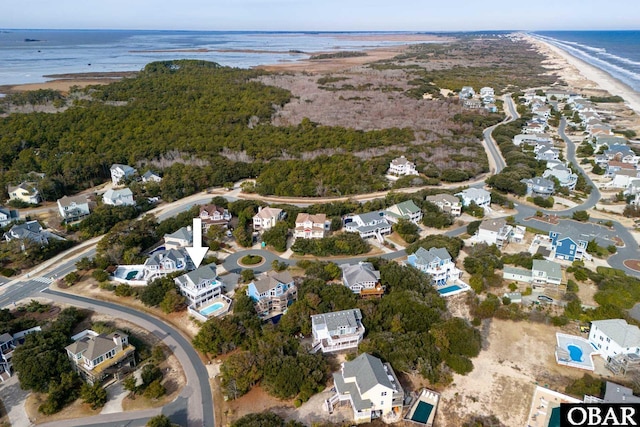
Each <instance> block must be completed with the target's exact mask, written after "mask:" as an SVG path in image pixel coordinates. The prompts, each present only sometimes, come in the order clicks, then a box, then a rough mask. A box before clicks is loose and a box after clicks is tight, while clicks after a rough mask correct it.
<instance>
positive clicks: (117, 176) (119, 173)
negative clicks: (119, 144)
mask: <svg viewBox="0 0 640 427" xmlns="http://www.w3.org/2000/svg"><path fill="white" fill-rule="evenodd" d="M109 171H110V172H111V182H112V183H113V185H115V186H118V185H120V184H122V183H124V181H125V179H127V178H129V177H132V176H133V175H134V174H135V173H136V170H135V169H134V168H132V167H131V166H128V165H121V164H118V163H114V164H113V165H111V168H110V169H109Z"/></svg>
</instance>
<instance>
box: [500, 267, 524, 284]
mask: <svg viewBox="0 0 640 427" xmlns="http://www.w3.org/2000/svg"><path fill="white" fill-rule="evenodd" d="M502 278H503V279H504V280H514V281H516V282H523V283H531V270H527V269H524V268H517V267H505V268H504V269H503V270H502Z"/></svg>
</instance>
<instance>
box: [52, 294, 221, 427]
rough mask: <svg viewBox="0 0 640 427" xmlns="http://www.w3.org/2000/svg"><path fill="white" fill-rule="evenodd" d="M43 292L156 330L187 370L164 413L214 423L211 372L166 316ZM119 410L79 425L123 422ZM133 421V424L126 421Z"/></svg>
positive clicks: (186, 422)
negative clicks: (181, 385)
mask: <svg viewBox="0 0 640 427" xmlns="http://www.w3.org/2000/svg"><path fill="white" fill-rule="evenodd" d="M42 296H43V297H46V298H49V299H51V300H53V301H55V302H58V303H65V304H70V305H73V306H76V307H81V308H85V309H88V310H92V311H95V312H98V313H103V314H107V315H109V316H113V317H115V318H119V319H122V320H126V321H128V322H131V323H134V324H136V325H138V326H140V327H141V328H144V329H146V330H148V331H150V332H151V333H153V334H154V335H155V336H157V337H158V338H160V339H162V341H163V342H164V343H165V344H166V345H167V346H168V347H169V348H170V349H171V350H172V351H173V352H174V354H175V355H176V357H177V358H178V360H179V361H180V363H181V364H182V368H183V370H184V373H185V376H186V378H187V384H186V386H185V387H184V388H183V390H182V392H181V393H180V396H179V398H178V399H176V400H175V401H173V402H172V403H170V404H168V405H166V406H164V407H163V408H162V413H163V414H165V415H167V416H168V417H169V418H171V421H172V422H174V423H177V424H179V425H181V426H188V427H214V426H215V420H214V414H213V397H212V394H211V387H210V386H209V374H208V372H207V369H206V368H205V366H204V364H203V363H202V361H201V360H200V356H199V355H198V353H197V352H196V350H194V348H193V347H192V345H191V342H190V341H189V340H187V339H186V338H185V337H184V336H182V334H180V332H178V331H177V330H176V329H174V328H173V327H171V326H169V325H168V324H166V323H165V322H163V321H162V320H160V319H158V318H155V317H153V316H150V315H148V314H146V313H142V312H139V311H137V310H134V309H132V308H129V307H123V306H120V305H118V304H113V303H110V302H106V301H97V300H92V299H89V298H84V297H80V296H77V295H72V294H67V293H63V292H57V291H52V290H44V291H43V292H42ZM123 414H124V415H123V416H124V417H125V419H126V421H127V422H130V421H132V420H134V419H138V420H143V419H144V420H146V419H148V418H150V417H152V416H153V414H149V413H148V411H143V412H142V413H141V414H138V415H141V416H140V417H137V416H136V415H135V414H134V413H123ZM116 415H118V414H108V415H104V416H103V415H99V416H96V417H90V418H84V419H82V420H80V421H79V422H80V423H81V424H75V425H82V426H88V425H100V426H110V427H115V426H121V425H123V424H122V421H125V420H116V419H115V416H116ZM126 425H131V424H126ZM60 426H66V427H70V426H71V424H70V423H69V420H66V421H64V424H60Z"/></svg>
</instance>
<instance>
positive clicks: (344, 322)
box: [311, 308, 362, 331]
mask: <svg viewBox="0 0 640 427" xmlns="http://www.w3.org/2000/svg"><path fill="white" fill-rule="evenodd" d="M361 320H362V313H361V312H360V309H359V308H354V309H351V310H342V311H334V312H332V313H323V314H316V315H314V316H311V324H312V325H313V326H316V325H318V326H319V325H323V324H324V325H327V330H328V331H336V330H338V328H340V326H346V327H349V328H357V327H358V324H359V322H360V321H361Z"/></svg>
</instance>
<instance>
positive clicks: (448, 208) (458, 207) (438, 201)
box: [426, 194, 462, 216]
mask: <svg viewBox="0 0 640 427" xmlns="http://www.w3.org/2000/svg"><path fill="white" fill-rule="evenodd" d="M426 200H427V202H429V203H433V204H434V205H436V206H437V207H438V208H440V210H441V211H442V212H444V213H448V214H449V215H451V216H460V215H462V203H460V199H459V198H457V197H455V196H452V195H451V194H436V195H435V196H427V198H426Z"/></svg>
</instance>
